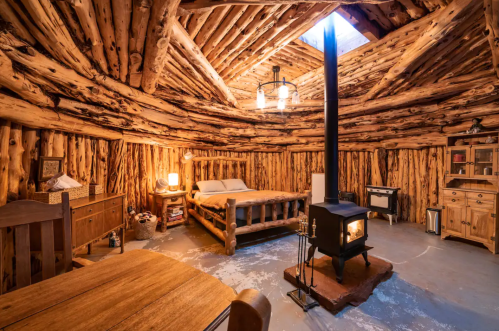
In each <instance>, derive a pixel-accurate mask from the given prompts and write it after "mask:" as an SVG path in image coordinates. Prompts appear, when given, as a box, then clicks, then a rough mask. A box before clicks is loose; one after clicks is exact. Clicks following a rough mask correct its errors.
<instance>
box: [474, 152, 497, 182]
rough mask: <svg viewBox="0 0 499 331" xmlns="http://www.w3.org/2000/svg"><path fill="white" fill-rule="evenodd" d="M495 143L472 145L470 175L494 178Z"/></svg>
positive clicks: (495, 161) (495, 166)
mask: <svg viewBox="0 0 499 331" xmlns="http://www.w3.org/2000/svg"><path fill="white" fill-rule="evenodd" d="M495 147H496V145H489V146H472V147H471V163H470V170H471V173H470V177H472V178H483V179H496V178H497V176H496V175H495V174H496V173H497V152H496V149H495Z"/></svg>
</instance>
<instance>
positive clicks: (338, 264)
mask: <svg viewBox="0 0 499 331" xmlns="http://www.w3.org/2000/svg"><path fill="white" fill-rule="evenodd" d="M331 261H332V262H333V267H334V271H335V272H336V281H337V282H338V283H340V284H341V283H342V282H343V269H344V268H345V259H344V258H343V257H336V256H333V258H332V260H331Z"/></svg>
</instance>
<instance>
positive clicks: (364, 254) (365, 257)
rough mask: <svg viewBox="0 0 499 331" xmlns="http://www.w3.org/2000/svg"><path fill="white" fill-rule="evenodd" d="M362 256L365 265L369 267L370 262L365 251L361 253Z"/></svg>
mask: <svg viewBox="0 0 499 331" xmlns="http://www.w3.org/2000/svg"><path fill="white" fill-rule="evenodd" d="M362 257H363V258H364V261H366V267H369V266H370V265H371V262H369V261H368V260H367V252H364V253H362Z"/></svg>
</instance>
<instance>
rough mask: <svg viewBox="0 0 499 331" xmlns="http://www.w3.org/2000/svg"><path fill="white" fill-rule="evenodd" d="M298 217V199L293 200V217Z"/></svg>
mask: <svg viewBox="0 0 499 331" xmlns="http://www.w3.org/2000/svg"><path fill="white" fill-rule="evenodd" d="M295 217H298V200H294V201H293V218H295Z"/></svg>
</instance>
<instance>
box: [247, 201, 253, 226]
mask: <svg viewBox="0 0 499 331" xmlns="http://www.w3.org/2000/svg"><path fill="white" fill-rule="evenodd" d="M252 222H253V207H252V206H249V207H246V225H247V226H250V225H251V224H252Z"/></svg>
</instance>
